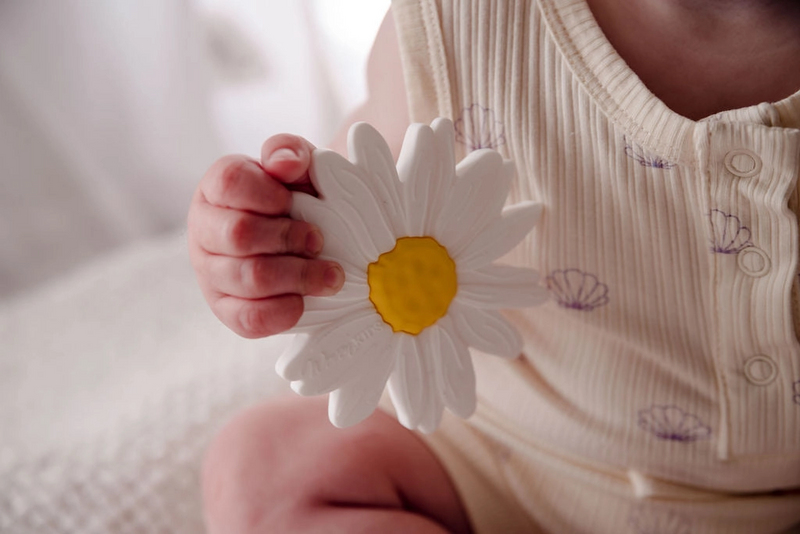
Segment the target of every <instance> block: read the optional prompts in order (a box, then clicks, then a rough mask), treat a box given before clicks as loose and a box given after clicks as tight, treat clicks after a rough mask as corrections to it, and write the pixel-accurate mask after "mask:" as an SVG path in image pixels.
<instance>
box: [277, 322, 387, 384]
mask: <svg viewBox="0 0 800 534" xmlns="http://www.w3.org/2000/svg"><path fill="white" fill-rule="evenodd" d="M391 336H392V329H391V327H389V325H387V324H386V323H384V322H383V320H382V319H381V318H380V316H379V315H378V314H377V313H375V310H374V309H372V310H363V311H361V312H360V313H359V314H354V315H352V316H345V317H343V318H341V319H340V320H339V321H337V322H335V323H331V324H330V325H329V326H328V327H326V328H323V329H320V330H317V331H315V332H314V335H313V336H312V337H310V338H308V337H307V336H303V335H302V334H301V335H300V336H298V340H297V342H296V343H293V344H292V346H291V347H290V348H289V350H288V351H287V352H285V353H284V354H282V355H281V357H280V358H278V362H277V363H276V364H275V369H276V371H277V372H278V374H279V375H281V376H282V377H283V378H285V379H286V380H291V381H292V389H294V390H295V391H297V392H298V393H300V394H301V395H318V394H321V393H327V392H330V391H332V390H334V389H336V388H337V387H339V386H341V385H342V384H344V383H346V382H347V381H348V380H349V379H350V378H351V376H352V375H351V373H352V372H353V369H354V368H356V367H357V366H359V365H361V364H362V362H363V359H364V358H366V357H369V356H370V354H372V353H374V352H376V351H379V350H381V349H382V348H383V347H384V346H385V345H386V343H388V342H389V338H391ZM304 338H305V339H304Z"/></svg>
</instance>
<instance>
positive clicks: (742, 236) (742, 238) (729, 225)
mask: <svg viewBox="0 0 800 534" xmlns="http://www.w3.org/2000/svg"><path fill="white" fill-rule="evenodd" d="M708 219H709V221H710V222H711V236H712V237H711V252H716V253H717V254H738V253H739V252H740V251H741V250H743V249H746V248H747V247H749V246H752V245H753V242H752V241H750V228H748V227H747V226H745V225H743V224H742V222H741V221H740V220H739V217H737V216H735V215H728V214H727V213H725V212H724V211H721V210H716V209H715V210H711V212H710V213H709V214H708Z"/></svg>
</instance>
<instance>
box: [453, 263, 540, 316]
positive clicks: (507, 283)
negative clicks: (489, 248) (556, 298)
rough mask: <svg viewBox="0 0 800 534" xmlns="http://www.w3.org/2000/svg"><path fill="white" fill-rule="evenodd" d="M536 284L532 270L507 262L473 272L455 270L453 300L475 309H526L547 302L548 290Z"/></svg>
mask: <svg viewBox="0 0 800 534" xmlns="http://www.w3.org/2000/svg"><path fill="white" fill-rule="evenodd" d="M538 284H539V273H537V272H536V271H534V270H533V269H523V268H521V267H510V266H508V265H487V266H485V267H482V268H481V269H476V270H474V271H466V272H464V273H462V272H460V271H459V272H458V292H457V293H456V296H455V299H454V300H455V301H457V302H459V303H461V304H466V305H469V306H475V307H478V308H490V309H502V308H528V307H530V306H536V305H537V304H542V303H544V302H546V301H547V299H548V297H549V295H548V293H547V290H546V289H545V288H543V287H541V286H539V285H538Z"/></svg>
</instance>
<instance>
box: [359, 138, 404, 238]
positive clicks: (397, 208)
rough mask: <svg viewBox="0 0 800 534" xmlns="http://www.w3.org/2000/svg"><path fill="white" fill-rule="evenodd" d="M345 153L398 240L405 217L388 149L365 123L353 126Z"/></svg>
mask: <svg viewBox="0 0 800 534" xmlns="http://www.w3.org/2000/svg"><path fill="white" fill-rule="evenodd" d="M347 151H348V153H349V155H350V158H351V159H352V160H353V163H354V164H355V165H356V166H357V167H360V168H362V169H364V171H365V172H366V174H367V176H368V180H367V181H366V182H365V184H366V185H367V187H369V188H370V189H371V190H372V195H373V196H374V197H375V198H376V199H377V200H378V202H379V203H380V206H381V207H382V208H383V213H384V215H385V216H386V221H387V222H388V223H389V226H390V227H391V229H392V232H393V233H394V235H395V236H397V237H402V236H404V235H405V232H406V230H405V228H406V223H405V215H404V212H403V201H402V198H401V193H400V191H401V187H402V184H401V183H400V178H399V176H398V175H397V167H396V166H395V162H394V157H393V156H392V152H391V150H390V149H389V145H387V144H386V141H385V140H384V139H383V137H382V136H381V134H380V133H378V131H377V130H375V128H373V127H372V126H370V125H369V124H367V123H365V122H359V123H356V124H354V125H353V126H352V127H351V128H350V131H349V132H348V137H347Z"/></svg>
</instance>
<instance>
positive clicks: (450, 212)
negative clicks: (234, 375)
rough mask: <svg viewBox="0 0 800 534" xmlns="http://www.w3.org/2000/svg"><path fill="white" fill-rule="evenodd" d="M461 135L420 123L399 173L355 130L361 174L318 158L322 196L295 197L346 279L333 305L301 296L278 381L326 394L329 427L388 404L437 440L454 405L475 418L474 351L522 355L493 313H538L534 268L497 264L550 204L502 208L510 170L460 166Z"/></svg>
mask: <svg viewBox="0 0 800 534" xmlns="http://www.w3.org/2000/svg"><path fill="white" fill-rule="evenodd" d="M453 143H454V131H453V124H452V123H451V122H450V121H449V120H446V119H437V120H435V121H434V122H433V124H432V127H429V126H427V125H423V124H414V125H412V126H411V127H410V128H409V129H408V132H407V133H406V137H405V140H404V142H403V148H402V151H401V153H400V157H399V159H398V162H397V166H395V163H394V159H393V158H392V154H391V153H390V151H389V147H388V146H387V144H386V142H385V141H384V139H383V138H382V137H381V135H380V134H379V133H378V132H377V131H376V130H375V129H374V128H372V127H371V126H369V125H368V124H365V123H359V124H356V125H354V126H353V127H352V128H351V129H350V133H349V139H348V150H349V153H350V157H351V158H352V160H353V161H352V163H351V162H350V161H348V160H347V159H345V158H343V157H342V156H340V155H338V154H337V153H335V152H332V151H330V150H316V151H314V154H313V156H312V163H311V168H310V175H311V181H312V183H313V184H314V186H315V187H316V189H317V191H318V192H319V194H320V196H319V198H315V197H313V196H310V195H307V194H303V193H295V194H294V198H293V207H292V211H291V215H292V217H294V218H297V219H302V220H305V221H309V222H312V223H314V224H316V225H317V226H319V228H321V229H322V232H323V233H324V235H325V246H324V248H323V250H322V254H321V255H320V257H321V258H324V259H329V260H334V261H337V262H339V263H340V264H341V265H342V267H343V268H344V271H345V284H344V287H343V288H342V290H341V291H340V292H339V293H338V294H337V295H335V296H332V297H305V312H304V313H303V316H302V317H301V318H300V322H299V323H298V324H297V326H296V327H295V328H294V329H293V330H292V331H293V332H297V333H298V335H297V336H296V337H295V339H294V341H293V343H292V345H291V347H290V348H289V349H288V350H287V352H286V353H284V354H283V355H282V356H281V357H280V359H279V360H278V363H277V366H276V367H277V371H278V373H279V374H280V375H281V376H282V377H283V378H285V379H287V380H290V381H291V383H292V389H294V391H296V392H297V393H299V394H301V395H319V394H324V393H329V392H330V394H331V395H330V398H329V401H328V415H329V417H330V420H331V422H332V423H333V424H334V425H336V426H338V427H346V426H349V425H353V424H355V423H357V422H359V421H361V420H362V419H364V418H365V417H367V416H368V415H369V414H371V413H372V412H373V410H375V408H376V407H377V405H378V401H379V400H380V397H381V394H382V393H383V390H384V387H385V386H386V385H387V382H388V387H389V394H390V396H391V399H392V402H393V403H394V406H395V408H396V410H397V415H398V419H399V420H400V422H401V423H402V424H403V425H404V426H406V427H408V428H411V429H419V430H421V431H423V432H432V431H434V430H435V429H436V427H437V426H438V425H439V421H440V420H441V417H442V412H443V410H444V408H445V407H447V408H448V409H449V410H450V411H452V412H453V413H455V414H456V415H458V416H460V417H465V418H466V417H469V416H470V415H471V414H472V413H473V411H474V410H475V404H476V394H475V372H474V369H473V366H472V360H471V358H470V354H469V350H468V347H474V348H476V349H478V350H481V351H483V352H487V353H490V354H496V355H498V356H503V357H507V358H513V357H516V356H517V355H518V354H519V353H520V352H521V350H522V339H521V338H520V336H519V334H518V333H517V331H516V330H515V329H514V327H513V326H511V325H510V324H509V323H508V322H507V321H506V320H505V319H504V318H503V317H502V316H501V315H500V313H498V312H497V311H496V310H498V309H502V308H520V307H527V306H532V305H536V304H539V303H542V302H544V301H545V300H546V298H547V297H546V290H545V289H544V288H542V287H540V286H539V285H538V274H537V273H536V272H535V271H532V270H530V269H522V268H517V267H509V266H502V265H494V264H493V263H492V262H493V261H494V260H496V259H498V258H500V257H501V256H503V255H504V254H505V253H506V252H508V251H510V250H511V249H512V248H513V247H514V246H515V245H516V244H517V243H519V242H520V241H521V240H522V239H523V238H524V237H525V236H526V235H527V234H528V232H530V231H531V229H532V228H533V226H534V224H535V223H536V220H537V219H538V218H539V215H540V213H541V209H542V207H541V204H536V203H532V202H523V203H520V204H516V205H514V206H509V207H506V208H503V205H504V203H505V199H506V196H507V195H508V191H509V187H510V185H511V180H512V178H513V174H514V168H513V165H512V164H511V163H510V162H504V161H503V159H502V157H501V156H500V154H498V153H497V152H494V151H492V150H477V151H475V152H472V153H470V154H469V155H468V156H467V157H466V158H464V160H462V161H461V162H460V163H459V164H458V166H456V164H455V160H454V145H453Z"/></svg>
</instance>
